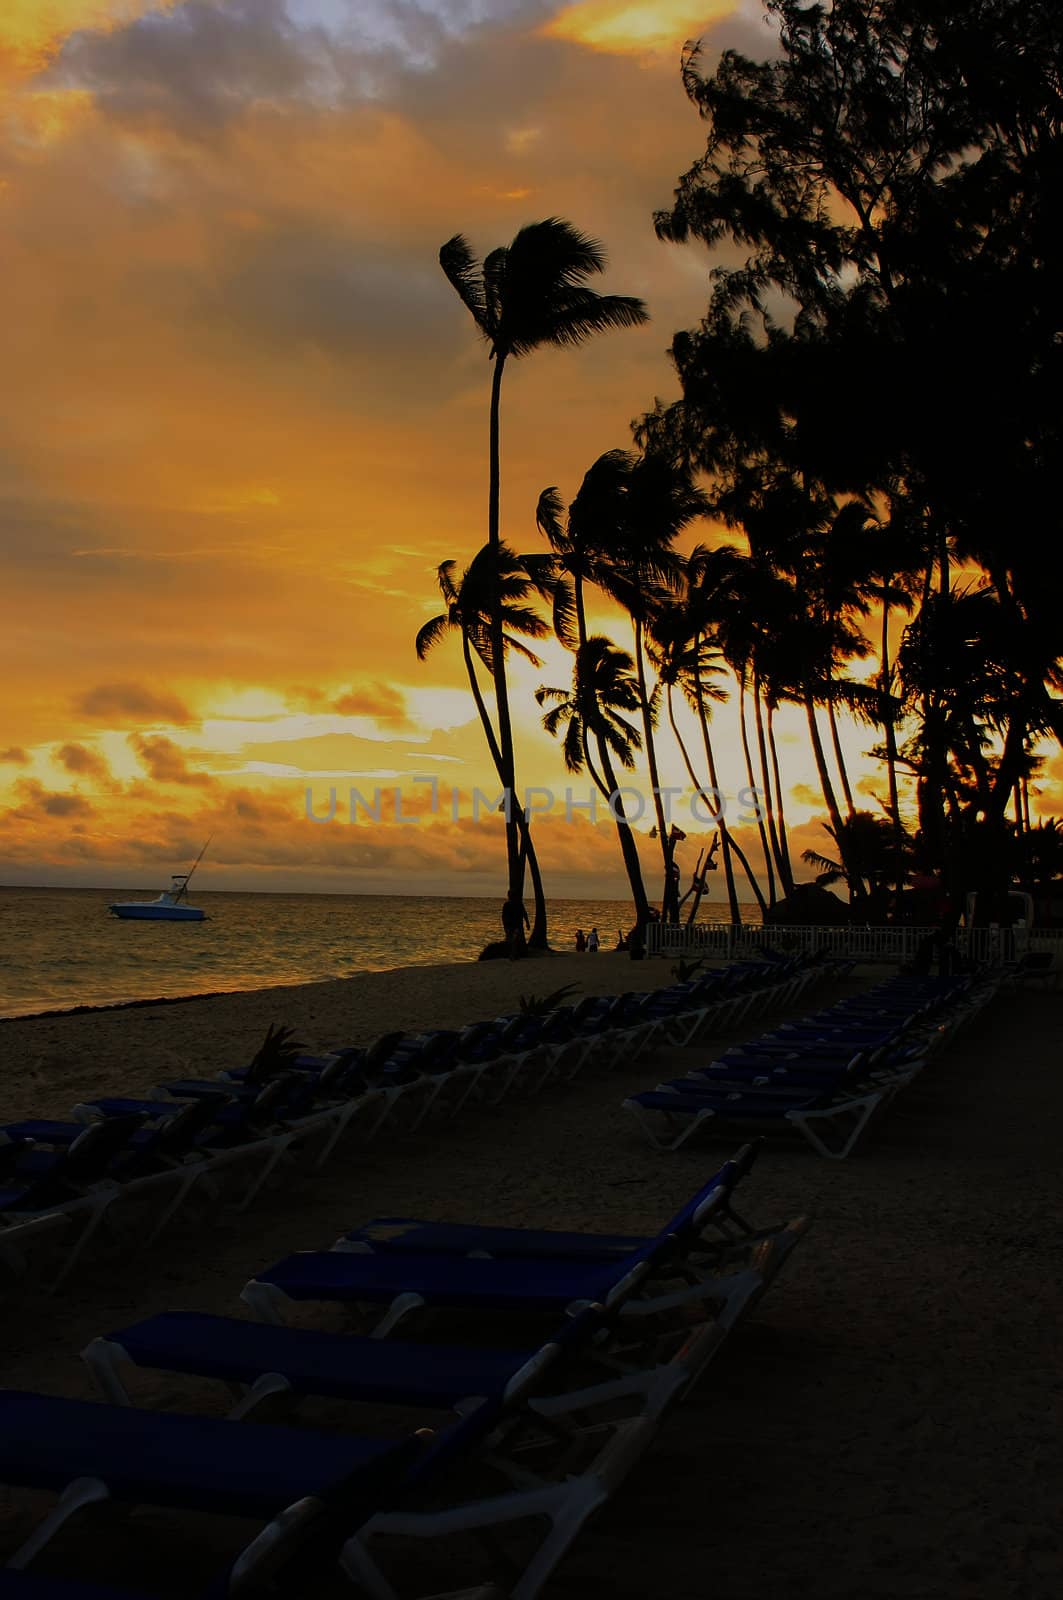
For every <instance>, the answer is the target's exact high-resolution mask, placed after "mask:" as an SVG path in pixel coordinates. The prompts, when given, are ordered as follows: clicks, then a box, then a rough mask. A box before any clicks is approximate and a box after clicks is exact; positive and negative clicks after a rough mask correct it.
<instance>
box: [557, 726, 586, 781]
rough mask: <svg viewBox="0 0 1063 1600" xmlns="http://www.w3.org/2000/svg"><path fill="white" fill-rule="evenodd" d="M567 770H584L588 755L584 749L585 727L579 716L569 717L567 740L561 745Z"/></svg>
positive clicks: (566, 731) (566, 732)
mask: <svg viewBox="0 0 1063 1600" xmlns="http://www.w3.org/2000/svg"><path fill="white" fill-rule="evenodd" d="M561 753H562V755H563V757H564V761H565V771H566V772H582V771H583V768H584V765H585V762H586V756H585V753H584V749H583V727H582V724H581V723H580V720H579V718H578V717H571V718H570V719H569V724H568V727H567V728H566V729H565V742H564V744H563V745H562V746H561Z"/></svg>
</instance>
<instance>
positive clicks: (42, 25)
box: [0, 0, 173, 77]
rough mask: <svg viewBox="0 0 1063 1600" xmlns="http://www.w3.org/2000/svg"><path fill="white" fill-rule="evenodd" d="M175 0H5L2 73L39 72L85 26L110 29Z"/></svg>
mask: <svg viewBox="0 0 1063 1600" xmlns="http://www.w3.org/2000/svg"><path fill="white" fill-rule="evenodd" d="M172 3H173V0H4V7H3V11H2V12H0V73H3V75H4V76H20V77H21V76H26V75H29V74H30V73H34V72H39V71H40V69H41V68H42V67H43V66H45V65H46V64H47V63H48V62H49V61H50V60H51V59H52V58H53V57H54V56H55V55H56V53H57V52H58V50H59V49H60V48H61V46H62V44H63V41H64V39H66V38H68V37H69V36H70V34H72V33H77V32H80V31H81V30H82V29H93V30H97V29H100V30H107V29H111V28H116V27H119V26H121V24H123V23H126V22H129V21H131V20H132V19H133V18H135V17H137V16H141V15H143V14H144V13H145V12H147V11H156V10H162V9H166V8H168V7H169V6H170V5H171V4H172Z"/></svg>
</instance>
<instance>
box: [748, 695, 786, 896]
mask: <svg viewBox="0 0 1063 1600" xmlns="http://www.w3.org/2000/svg"><path fill="white" fill-rule="evenodd" d="M762 694H763V691H762V689H761V687H760V678H759V676H758V674H757V673H756V672H754V674H753V718H754V726H755V728H756V730H757V753H758V755H759V756H760V782H761V792H762V793H763V795H764V802H765V810H766V811H767V814H768V838H769V840H770V841H771V853H772V859H773V860H774V862H775V867H776V870H777V871H778V874H779V882H780V883H785V881H786V877H785V874H784V872H783V870H782V847H781V845H780V843H779V833H778V829H777V828H776V826H775V800H774V798H773V796H772V792H771V779H770V778H769V776H768V747H767V741H766V740H765V737H764V713H763V706H762Z"/></svg>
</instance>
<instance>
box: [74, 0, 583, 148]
mask: <svg viewBox="0 0 1063 1600" xmlns="http://www.w3.org/2000/svg"><path fill="white" fill-rule="evenodd" d="M555 9H556V6H555V5H554V4H551V3H550V0H489V3H488V0H436V3H435V4H434V5H433V6H432V7H431V9H429V8H428V7H426V6H425V5H423V4H421V3H418V0H347V3H346V4H338V5H335V6H333V7H332V8H331V14H330V15H329V14H327V13H324V12H323V11H322V8H321V7H320V6H315V5H307V4H305V3H304V4H300V0H287V3H286V0H183V3H182V4H179V5H175V6H173V7H172V9H167V10H166V11H163V12H152V13H149V14H148V15H146V16H143V17H140V18H139V19H137V20H136V21H134V22H132V23H130V24H129V25H128V26H126V27H124V28H115V29H112V30H111V31H109V32H106V33H103V32H92V31H85V32H80V33H75V34H73V35H72V36H71V37H70V38H69V39H68V40H67V41H66V44H65V45H64V47H63V50H62V52H61V53H60V56H59V58H58V60H57V61H56V63H55V64H54V66H53V67H52V68H51V70H50V72H49V73H48V74H47V75H46V77H45V80H44V81H45V82H46V83H51V84H59V85H62V86H63V87H64V88H78V89H88V90H90V91H91V92H92V93H93V94H94V95H95V96H96V97H97V99H98V101H99V103H100V105H101V106H102V107H103V109H104V110H105V111H106V112H107V113H108V114H109V115H111V116H112V117H114V118H116V119H118V120H122V121H133V122H140V121H151V122H154V123H162V124H164V125H166V126H168V127H170V128H172V129H174V130H175V131H178V132H180V133H181V134H182V135H184V136H185V137H187V138H191V139H194V140H197V141H199V140H209V139H210V138H211V137H212V136H214V135H216V134H217V133H218V132H219V131H220V130H222V129H224V128H225V127H226V126H227V125H229V124H230V123H232V122H233V121H235V120H236V119H238V118H239V117H241V116H243V115H244V113H245V112H246V111H247V109H248V108H249V107H251V106H256V105H258V106H263V105H264V106H266V107H268V109H269V110H270V111H271V112H274V113H276V112H277V111H283V110H284V109H286V108H289V107H301V106H305V105H307V104H310V105H318V106H320V107H322V108H323V109H325V110H328V109H335V108H336V107H337V106H342V105H351V104H353V103H357V102H365V101H370V100H380V99H383V98H386V97H387V96H388V94H389V92H390V90H391V87H392V85H393V83H394V82H395V80H396V79H398V78H401V77H403V76H405V75H409V74H414V75H421V76H427V75H429V73H430V72H431V71H432V70H433V69H438V68H439V66H440V64H441V62H442V61H444V60H445V58H446V56H447V54H448V51H449V49H450V48H451V46H452V45H453V44H454V43H455V42H458V41H461V40H463V39H465V38H467V37H468V36H469V35H470V34H480V33H490V34H494V33H496V32H499V31H504V30H512V29H519V28H520V27H521V25H523V26H524V27H526V28H527V27H531V26H533V25H534V24H535V23H537V22H539V21H540V20H542V19H543V18H545V17H547V16H549V15H550V13H551V12H552V11H554V10H555ZM322 17H324V18H325V21H324V22H323V21H322Z"/></svg>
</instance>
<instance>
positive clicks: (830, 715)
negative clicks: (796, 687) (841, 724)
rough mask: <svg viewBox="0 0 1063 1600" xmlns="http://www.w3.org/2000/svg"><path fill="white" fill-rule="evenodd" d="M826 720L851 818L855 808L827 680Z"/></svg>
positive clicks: (829, 684) (831, 694)
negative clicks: (828, 724)
mask: <svg viewBox="0 0 1063 1600" xmlns="http://www.w3.org/2000/svg"><path fill="white" fill-rule="evenodd" d="M827 720H828V721H829V723H830V737H831V743H832V744H833V746H834V759H835V761H836V762H837V765H838V777H839V778H840V779H841V785H842V794H843V796H844V797H845V809H846V811H848V813H849V815H850V816H851V817H852V816H855V814H856V806H855V804H854V803H853V791H852V787H851V785H850V783H849V773H848V770H847V769H846V765H845V756H844V755H843V754H842V741H841V736H840V734H839V732H838V717H837V714H836V712H835V709H834V684H833V683H832V682H830V681H829V680H828V683H827Z"/></svg>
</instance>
